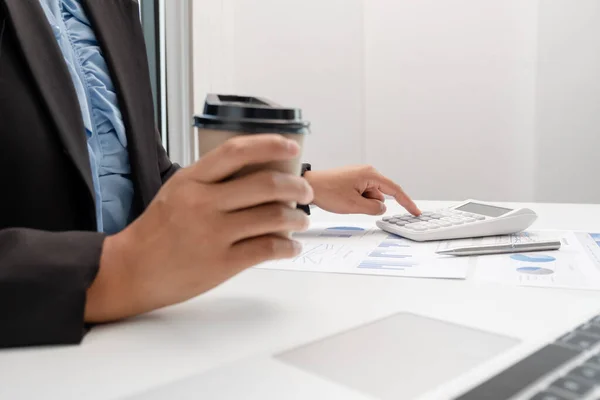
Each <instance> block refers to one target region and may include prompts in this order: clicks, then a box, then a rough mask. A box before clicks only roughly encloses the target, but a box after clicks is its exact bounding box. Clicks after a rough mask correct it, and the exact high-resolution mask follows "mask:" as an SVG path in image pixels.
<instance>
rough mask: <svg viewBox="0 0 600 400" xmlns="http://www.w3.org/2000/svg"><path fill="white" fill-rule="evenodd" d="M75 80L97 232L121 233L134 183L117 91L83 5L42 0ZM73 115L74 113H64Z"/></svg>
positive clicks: (64, 0)
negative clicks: (94, 202) (86, 150)
mask: <svg viewBox="0 0 600 400" xmlns="http://www.w3.org/2000/svg"><path fill="white" fill-rule="evenodd" d="M40 4H41V6H42V9H43V10H44V13H45V14H46V17H47V18H48V22H49V23H50V26H51V27H52V30H53V31H54V36H55V37H56V40H57V41H58V45H59V47H60V49H61V51H62V53H63V57H64V59H65V61H66V64H67V67H68V69H69V72H70V74H71V78H72V79H73V84H74V86H75V91H76V92H77V98H78V99H79V106H80V108H81V114H82V116H83V123H84V126H85V132H82V133H81V134H82V135H83V134H85V135H86V137H87V146H88V153H89V157H90V165H91V169H92V179H93V182H94V191H95V200H96V219H97V222H98V231H99V232H105V233H107V234H114V233H118V232H120V231H121V230H123V229H124V228H125V226H127V224H128V222H129V217H130V212H131V205H132V202H133V183H132V181H131V179H130V178H129V176H130V173H131V167H130V164H129V153H128V152H127V137H126V136H125V125H124V124H123V117H122V115H121V111H120V109H119V102H118V99H117V95H116V92H115V87H114V85H113V82H112V80H111V77H110V74H109V70H108V66H107V64H106V61H105V59H104V57H103V55H102V52H101V50H100V45H99V44H98V40H97V39H96V36H95V34H94V31H93V29H92V27H91V24H90V22H89V20H88V19H87V16H86V15H85V12H84V10H83V7H82V6H81V4H80V2H79V0H40ZM65 112H71V110H65Z"/></svg>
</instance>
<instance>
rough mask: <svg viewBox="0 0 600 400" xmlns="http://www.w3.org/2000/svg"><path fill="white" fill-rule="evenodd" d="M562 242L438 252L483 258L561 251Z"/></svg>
mask: <svg viewBox="0 0 600 400" xmlns="http://www.w3.org/2000/svg"><path fill="white" fill-rule="evenodd" d="M561 244H562V243H561V242H560V240H549V241H539V242H528V243H503V244H490V245H483V246H465V247H455V248H450V249H446V250H440V251H437V252H436V254H439V255H443V256H459V257H460V256H483V255H489V254H508V253H529V252H533V251H553V250H560V247H561Z"/></svg>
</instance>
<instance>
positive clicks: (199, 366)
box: [0, 202, 600, 400]
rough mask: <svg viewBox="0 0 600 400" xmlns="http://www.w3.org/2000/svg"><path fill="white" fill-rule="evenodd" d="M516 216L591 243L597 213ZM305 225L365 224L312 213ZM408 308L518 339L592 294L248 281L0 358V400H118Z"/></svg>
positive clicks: (589, 308) (461, 284) (421, 283)
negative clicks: (473, 320)
mask: <svg viewBox="0 0 600 400" xmlns="http://www.w3.org/2000/svg"><path fill="white" fill-rule="evenodd" d="M419 205H420V206H421V207H422V208H423V209H435V208H440V207H442V206H447V205H449V204H448V203H434V202H419ZM519 205H521V206H528V207H531V208H533V209H534V210H536V211H537V212H538V213H539V215H540V219H539V221H538V222H537V223H536V225H535V226H534V228H537V229H572V230H583V231H589V232H592V231H594V230H597V231H600V205H575V206H571V205H547V204H537V205H533V204H519ZM509 206H510V205H509ZM313 218H315V219H319V220H323V221H340V222H341V221H345V222H349V221H368V220H371V219H370V218H369V217H362V216H360V217H349V216H334V215H328V214H325V213H322V212H320V211H319V210H316V211H315V213H314V216H313ZM407 304H410V305H411V310H413V311H415V310H418V312H419V313H421V314H423V315H426V316H431V317H436V318H443V319H445V320H448V321H454V322H457V323H464V322H465V321H466V320H467V316H471V317H472V315H473V313H476V314H477V315H478V318H479V319H480V321H481V322H482V325H483V326H486V327H489V329H490V330H493V331H496V332H499V333H505V334H506V335H508V336H513V335H520V336H523V337H528V336H534V335H539V334H540V333H546V334H552V333H556V334H558V333H560V332H558V331H556V330H557V328H556V326H555V325H554V324H553V321H555V310H562V312H561V315H562V317H563V318H569V319H572V323H573V324H576V323H578V322H579V321H580V320H582V319H583V318H585V317H587V316H589V315H590V314H593V313H595V312H596V313H597V312H599V311H600V292H593V291H588V292H577V291H567V290H549V289H533V288H518V287H508V286H501V285H494V284H483V283H477V282H474V281H473V280H467V281H445V280H421V279H402V278H385V277H374V276H353V275H328V274H313V273H293V272H281V271H266V270H250V271H247V272H245V273H243V274H242V275H240V276H238V277H236V278H235V279H233V280H232V281H230V282H228V283H227V284H225V285H223V286H222V287H220V288H218V289H217V290H214V291H213V292H211V293H209V294H207V295H204V296H202V297H200V298H198V299H196V300H194V301H191V302H188V303H186V304H184V305H180V306H177V307H173V308H170V309H166V310H162V311H159V312H155V313H152V314H149V315H146V316H142V317H139V318H135V319H132V320H129V321H127V322H123V323H119V324H114V325H109V326H103V327H97V328H95V329H94V330H93V331H92V332H91V333H90V334H89V335H88V336H87V337H86V339H85V341H84V343H83V345H82V346H79V347H69V348H45V349H26V350H9V351H0V398H1V399H11V400H13V399H42V398H43V399H48V400H50V399H67V398H69V399H70V398H73V399H79V400H83V399H117V398H121V397H124V396H126V395H130V394H134V393H138V392H143V391H146V390H148V389H150V388H152V387H154V386H158V385H161V384H164V383H167V382H171V381H174V380H177V379H181V378H184V377H186V376H190V375H193V374H197V373H199V372H203V371H208V370H211V369H213V368H216V367H219V366H222V365H225V364H226V363H229V362H232V361H235V360H239V359H243V358H246V357H249V356H253V355H256V354H261V353H271V352H277V351H283V350H286V349H289V348H290V347H293V346H296V345H299V344H304V343H307V342H310V341H312V340H316V339H319V338H322V337H324V336H328V335H331V334H333V333H337V332H339V331H342V330H345V329H348V328H350V327H354V326H357V325H360V324H362V323H364V322H367V321H372V320H375V319H378V318H381V317H385V316H388V315H390V314H393V313H395V312H398V311H402V310H403V306H405V305H407ZM565 310H568V312H566V311H565ZM0 329H1V327H0ZM554 331H556V332H554ZM231 384H235V382H231Z"/></svg>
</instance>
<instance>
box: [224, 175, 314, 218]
mask: <svg viewBox="0 0 600 400" xmlns="http://www.w3.org/2000/svg"><path fill="white" fill-rule="evenodd" d="M216 190H218V191H219V194H218V195H219V198H220V199H222V201H221V202H220V203H219V205H218V207H219V209H220V210H221V211H233V210H239V209H243V208H249V207H254V206H257V205H259V204H264V203H274V202H295V203H299V204H310V203H312V201H313V197H314V193H313V189H312V187H311V186H310V185H309V184H308V182H307V181H306V180H305V179H302V178H301V177H299V176H293V175H290V174H284V173H281V172H276V171H261V172H257V173H255V174H251V175H248V176H245V177H243V178H240V179H236V180H233V181H229V182H225V183H221V184H219V187H217V189H216ZM240 193H243V196H242V195H240Z"/></svg>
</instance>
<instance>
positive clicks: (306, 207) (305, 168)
mask: <svg viewBox="0 0 600 400" xmlns="http://www.w3.org/2000/svg"><path fill="white" fill-rule="evenodd" d="M309 171H312V166H311V165H310V164H306V163H305V164H302V176H304V174H305V173H307V172H309ZM298 208H299V209H300V210H302V211H304V212H305V213H306V214H308V215H310V206H309V205H308V204H307V205H302V204H298Z"/></svg>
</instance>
